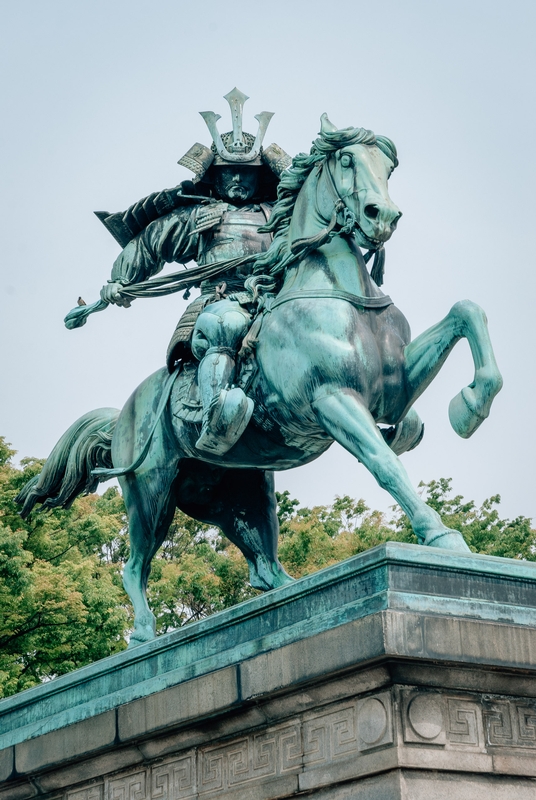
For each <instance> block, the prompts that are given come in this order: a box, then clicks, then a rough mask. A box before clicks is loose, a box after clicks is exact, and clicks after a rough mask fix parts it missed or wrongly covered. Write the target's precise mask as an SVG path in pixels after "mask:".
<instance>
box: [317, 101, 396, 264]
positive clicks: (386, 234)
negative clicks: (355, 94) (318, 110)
mask: <svg viewBox="0 0 536 800" xmlns="http://www.w3.org/2000/svg"><path fill="white" fill-rule="evenodd" d="M321 122H322V127H321V132H320V138H319V139H317V140H316V141H315V143H314V147H313V150H316V151H317V152H319V153H322V154H325V162H323V171H325V181H326V185H327V188H328V191H329V192H330V193H331V194H332V195H333V200H334V201H335V202H336V201H337V199H340V200H342V201H343V203H344V205H345V206H346V209H347V211H345V210H344V209H343V211H342V217H343V218H344V223H345V226H346V229H347V232H351V231H353V232H355V237H356V241H357V244H358V245H359V246H360V247H366V248H369V249H375V248H377V247H379V246H380V245H381V244H383V243H384V242H386V241H387V240H388V239H389V238H390V237H391V235H392V233H393V231H394V230H395V228H396V225H397V222H398V220H399V219H400V217H401V216H402V212H401V211H400V209H399V208H398V207H397V206H396V205H395V204H394V203H393V202H392V200H391V198H390V197H389V192H388V188H387V181H388V179H389V176H390V175H391V172H392V171H393V170H394V168H395V167H396V166H397V164H398V159H397V157H396V148H395V146H394V144H393V142H392V141H391V140H390V139H387V138H386V137H384V136H375V135H374V134H373V133H372V131H367V130H365V129H364V128H342V129H341V130H338V129H337V128H336V126H335V125H333V124H332V123H331V122H330V121H329V119H328V117H327V114H323V115H322V118H321Z"/></svg>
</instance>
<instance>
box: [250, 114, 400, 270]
mask: <svg viewBox="0 0 536 800" xmlns="http://www.w3.org/2000/svg"><path fill="white" fill-rule="evenodd" d="M322 127H324V126H322ZM351 144H366V145H369V146H370V147H378V148H379V149H380V150H381V151H382V153H384V155H386V156H387V157H388V158H389V159H391V161H392V162H393V164H394V167H397V166H398V158H397V153H396V147H395V145H394V142H392V141H391V139H388V138H387V137H386V136H376V135H375V134H374V133H373V132H372V131H369V130H367V129H366V128H341V130H334V131H322V132H321V133H320V134H319V138H318V139H315V141H314V142H313V146H312V148H311V152H310V153H309V155H307V153H298V155H297V156H295V158H293V159H292V164H291V166H290V167H289V168H288V169H286V170H285V171H284V172H283V174H282V176H281V180H280V183H279V186H278V189H277V202H276V203H275V205H274V208H273V211H272V216H271V217H270V221H269V222H268V223H267V224H266V225H264V226H263V227H262V228H259V231H261V232H265V233H273V234H274V238H273V241H272V244H271V245H270V247H269V248H268V250H266V252H264V253H261V254H260V255H258V256H257V258H256V259H255V261H254V262H253V263H254V273H255V274H257V275H258V274H259V273H264V274H270V275H281V273H283V272H284V270H285V269H286V267H287V266H288V265H289V264H290V263H291V262H292V261H294V260H295V258H296V256H295V255H294V254H293V253H291V251H290V242H289V241H288V236H287V234H288V228H289V225H290V220H291V217H292V213H293V211H294V206H295V205H296V200H297V199H298V194H299V193H300V190H301V188H302V186H303V184H304V183H305V181H306V179H307V177H308V176H309V174H310V173H311V171H312V170H313V167H314V166H315V164H318V163H319V162H321V161H324V160H325V158H326V157H327V156H329V155H330V154H331V153H334V152H335V151H336V150H340V149H341V147H347V146H348V145H351ZM394 167H393V168H394ZM253 280H254V279H253Z"/></svg>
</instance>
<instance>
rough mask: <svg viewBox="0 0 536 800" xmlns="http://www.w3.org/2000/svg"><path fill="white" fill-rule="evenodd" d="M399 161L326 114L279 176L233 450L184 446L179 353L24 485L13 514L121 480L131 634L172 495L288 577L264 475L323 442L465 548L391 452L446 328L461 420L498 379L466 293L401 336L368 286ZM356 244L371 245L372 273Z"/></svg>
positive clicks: (80, 424)
mask: <svg viewBox="0 0 536 800" xmlns="http://www.w3.org/2000/svg"><path fill="white" fill-rule="evenodd" d="M397 163H398V161H397V156H396V149H395V147H394V144H393V143H392V142H391V141H390V140H389V139H387V138H386V137H381V136H375V135H374V134H373V133H372V132H371V131H367V130H365V129H363V128H344V129H341V130H338V129H337V128H336V127H335V126H334V125H333V124H332V123H331V122H330V121H329V120H328V118H327V116H326V115H323V117H322V129H321V133H320V135H319V138H318V139H317V140H316V141H315V142H314V144H313V148H312V150H311V153H310V154H309V155H305V154H303V153H302V154H299V155H298V156H297V157H296V158H294V159H293V161H292V165H291V166H290V167H289V168H288V169H287V170H286V171H285V172H284V173H283V176H282V180H281V184H280V187H279V191H278V200H277V203H276V205H275V207H274V212H273V215H272V217H271V220H270V222H269V223H268V225H267V226H265V229H267V230H270V231H271V232H272V233H274V238H273V241H272V245H271V246H270V248H269V249H268V251H267V252H265V253H262V254H260V255H258V256H255V257H254V258H255V263H254V276H253V277H252V278H250V279H248V281H249V290H250V292H251V293H252V294H253V295H255V297H256V299H257V301H258V313H257V316H256V318H255V320H254V322H253V325H252V327H251V328H250V330H249V333H248V334H247V336H246V340H247V342H245V343H244V347H243V348H242V350H243V354H244V353H246V354H247V352H249V353H250V356H251V354H252V353H254V356H252V357H249V358H246V357H245V356H244V359H243V360H244V363H249V364H250V365H251V362H252V359H253V362H254V370H253V371H251V370H250V380H249V385H248V387H247V394H248V396H249V397H250V398H251V399H252V400H253V402H254V404H255V411H254V413H253V416H252V418H251V420H250V422H249V423H248V425H247V427H246V429H245V431H244V433H243V434H242V436H241V437H240V439H239V440H238V441H237V443H236V444H235V445H234V446H233V447H232V448H231V449H230V450H229V452H227V453H226V454H225V455H222V456H218V455H212V454H208V455H207V454H202V453H200V452H199V451H197V450H196V447H195V442H196V440H197V439H198V437H199V430H200V421H199V415H197V416H196V415H195V413H194V412H195V402H194V401H193V400H192V398H193V397H194V396H195V371H196V364H195V362H192V363H191V364H188V363H186V364H181V363H179V364H178V366H177V367H176V369H175V371H174V372H173V373H172V374H171V375H170V374H169V372H168V370H167V369H166V368H162V369H160V370H159V371H157V372H155V373H154V374H153V375H151V376H150V377H149V378H147V379H146V380H145V381H144V382H143V383H142V384H141V385H140V386H139V387H138V388H137V389H136V390H135V391H134V393H133V394H132V396H131V397H130V399H129V400H128V401H127V403H126V405H125V407H124V408H123V410H122V411H121V412H119V411H118V410H116V409H111V408H104V409H98V410H96V411H92V412H90V413H88V414H86V415H85V416H83V417H82V418H81V419H79V420H78V421H77V422H75V423H74V424H73V425H72V426H71V427H70V428H69V430H68V431H67V432H66V433H65V434H64V435H63V437H62V438H61V439H60V441H59V442H58V444H57V445H56V446H55V448H54V450H53V451H52V454H51V456H50V457H49V459H48V460H47V462H46V464H45V466H44V468H43V471H42V472H41V473H40V475H38V476H36V477H35V478H34V479H32V481H30V482H29V483H28V484H27V485H26V486H25V487H24V488H23V490H22V491H21V493H20V494H19V497H18V501H19V502H20V503H21V504H23V509H22V512H21V513H22V514H23V515H24V516H26V515H27V514H29V513H30V511H31V510H32V508H33V507H34V505H35V504H36V503H42V504H43V507H44V508H51V507H54V506H63V507H67V506H68V505H70V504H71V503H72V502H73V500H74V499H75V497H76V496H77V495H79V494H81V493H82V492H89V491H94V490H95V488H96V486H97V483H98V481H99V480H102V479H108V478H110V477H112V476H117V477H118V478H119V483H120V485H121V489H122V491H123V496H124V500H125V504H126V508H127V512H128V519H129V534H130V558H129V560H128V563H127V564H126V566H125V570H124V579H123V580H124V586H125V589H126V591H127V593H128V594H129V596H130V598H131V600H132V603H133V606H134V611H135V625H134V630H133V633H132V636H131V639H130V646H134V645H137V644H139V643H141V642H146V641H149V640H151V639H153V638H154V636H155V618H154V615H153V613H152V612H151V610H150V608H149V605H148V603H147V598H146V585H147V579H148V576H149V571H150V568H151V560H152V558H153V556H154V555H155V553H156V551H157V550H158V548H159V547H160V545H161V544H162V542H163V540H164V539H165V536H166V534H167V531H168V529H169V526H170V524H171V521H172V518H173V514H174V512H175V509H176V508H179V509H181V511H183V512H185V513H186V514H188V515H189V516H191V517H193V518H195V519H197V520H199V521H201V522H204V523H209V524H211V525H215V526H218V527H219V528H220V529H221V530H222V532H223V533H224V534H225V536H227V537H228V538H229V539H230V540H231V541H232V542H234V543H235V544H236V545H237V546H238V547H239V548H240V550H241V551H242V553H243V554H244V556H245V558H246V559H247V562H248V564H249V575H250V581H251V584H252V586H254V587H256V588H259V589H262V590H269V589H273V588H275V587H279V586H282V585H284V584H286V583H288V582H290V581H291V580H292V578H291V577H290V576H289V575H288V574H287V573H286V572H285V570H284V569H283V567H282V565H281V564H280V562H279V561H278V558H277V541H278V532H279V531H278V520H277V515H276V498H275V491H274V478H273V471H274V470H283V469H290V468H293V467H297V466H300V465H301V464H306V463H308V462H310V461H312V460H313V459H316V458H318V456H320V455H321V454H322V453H324V452H325V450H327V448H328V447H329V446H330V445H331V444H332V443H333V442H334V441H337V442H339V444H341V445H342V446H343V447H344V448H346V450H348V451H349V452H350V453H352V454H353V455H354V456H355V457H356V458H357V459H358V460H359V461H361V463H362V464H364V465H365V467H366V468H367V469H368V470H369V471H370V472H371V473H372V475H373V476H374V477H375V478H376V480H377V481H378V483H379V484H380V486H382V487H383V488H384V489H386V490H387V491H388V492H389V493H390V494H391V496H392V497H393V498H394V500H395V501H396V502H397V503H398V504H399V505H400V506H401V508H402V509H403V511H404V512H405V513H406V514H407V516H408V518H409V519H410V521H411V525H412V527H413V530H414V532H415V534H416V536H417V540H418V542H419V543H420V544H421V545H426V546H430V547H439V548H446V549H448V550H451V551H452V550H454V551H461V552H464V551H468V550H469V548H468V547H467V544H466V543H465V541H464V539H463V537H462V536H461V534H460V533H459V532H458V531H455V530H450V529H448V528H447V527H446V526H445V525H444V524H443V522H442V521H441V518H440V517H439V515H438V514H437V513H436V511H434V510H433V509H432V508H430V507H429V506H428V505H427V504H426V503H425V502H424V501H423V500H422V499H421V497H420V496H419V495H418V493H417V492H416V490H415V489H414V488H413V486H412V485H411V483H410V480H409V478H408V475H407V473H406V471H405V469H404V467H403V465H402V463H401V461H400V460H399V458H398V456H399V455H400V454H401V453H402V452H404V451H406V450H409V449H411V448H412V447H414V446H416V445H417V444H418V443H419V441H420V439H421V437H422V432H423V426H422V422H421V421H420V419H419V417H418V415H417V413H416V412H415V410H414V409H413V404H414V403H415V401H416V400H417V398H418V397H419V396H420V395H421V394H422V392H423V391H424V390H425V389H426V387H427V386H428V384H429V383H430V382H431V381H432V380H433V378H434V377H435V376H436V375H437V373H438V372H439V370H440V369H441V367H442V366H443V364H444V362H445V360H446V358H447V356H448V355H449V353H450V351H451V350H452V348H453V346H454V345H455V344H456V342H458V341H459V340H460V339H462V338H466V339H467V340H468V341H469V345H470V348H471V353H472V356H473V361H474V367H475V373H474V379H473V381H472V383H471V384H470V385H469V386H466V387H465V388H463V389H462V390H461V392H459V394H457V395H456V396H455V397H454V399H453V400H452V401H451V403H450V406H449V417H450V422H451V425H452V427H453V428H454V430H455V431H456V433H457V434H459V435H460V436H462V437H464V438H468V437H469V436H471V435H472V434H473V433H474V432H475V431H476V429H477V428H478V427H479V425H480V424H481V423H482V421H483V420H484V419H485V418H486V417H487V416H488V414H489V411H490V407H491V404H492V401H493V398H494V397H495V395H496V394H497V392H499V390H500V389H501V386H502V378H501V375H500V372H499V370H498V368H497V364H496V362H495V358H494V355H493V350H492V345H491V342H490V338H489V335H488V329H487V320H486V315H485V313H484V312H483V310H482V309H481V308H480V307H479V306H478V305H476V304H475V303H473V302H471V301H469V300H463V301H461V302H458V303H456V304H455V305H454V306H453V307H452V308H451V310H450V311H449V312H448V314H447V315H446V317H445V318H444V319H443V320H441V321H440V322H438V323H437V324H435V325H433V326H432V327H431V328H429V330H427V331H425V332H424V333H422V334H421V335H420V336H418V337H417V338H416V339H414V340H413V341H412V340H411V335H410V328H409V325H408V322H407V320H406V319H405V317H404V316H403V314H402V313H401V312H400V311H399V310H398V308H397V307H396V306H395V305H394V304H393V302H392V300H391V299H390V298H389V297H388V296H387V295H385V294H383V292H382V291H381V289H380V288H379V287H380V285H381V284H382V273H383V258H384V255H383V245H384V243H385V242H386V241H387V240H388V239H389V238H390V237H391V235H392V233H393V231H394V230H395V228H396V225H397V222H398V219H399V218H400V216H401V213H400V211H399V209H398V208H397V207H396V206H395V205H394V203H393V202H392V201H391V199H390V198H389V194H388V187H387V182H388V178H389V176H390V174H391V172H392V171H393V169H394V168H395V166H396V165H397ZM360 248H365V249H366V250H367V251H368V253H367V255H372V253H373V252H375V260H374V267H373V269H372V276H371V275H370V274H369V272H368V269H367V266H366V262H365V258H364V257H363V255H362V253H361V249H360ZM267 276H268V278H269V279H270V280H271V281H272V282H271V283H267V282H266V278H267ZM246 283H247V282H246ZM263 287H264V290H263ZM274 287H276V291H268V289H273V288H274ZM127 288H128V287H127ZM216 305H218V308H219V309H223V310H219V311H218V313H220V314H230V315H231V316H232V314H233V313H238V312H239V310H240V305H239V302H238V301H237V300H233V299H226V300H221V301H219V303H218V304H214V307H216ZM194 335H195V334H194ZM251 375H253V377H252V378H251ZM231 391H232V389H231ZM185 408H186V410H187V411H188V409H189V412H191V413H190V416H189V415H188V413H185ZM379 425H384V426H389V427H383V428H380V427H379Z"/></svg>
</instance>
